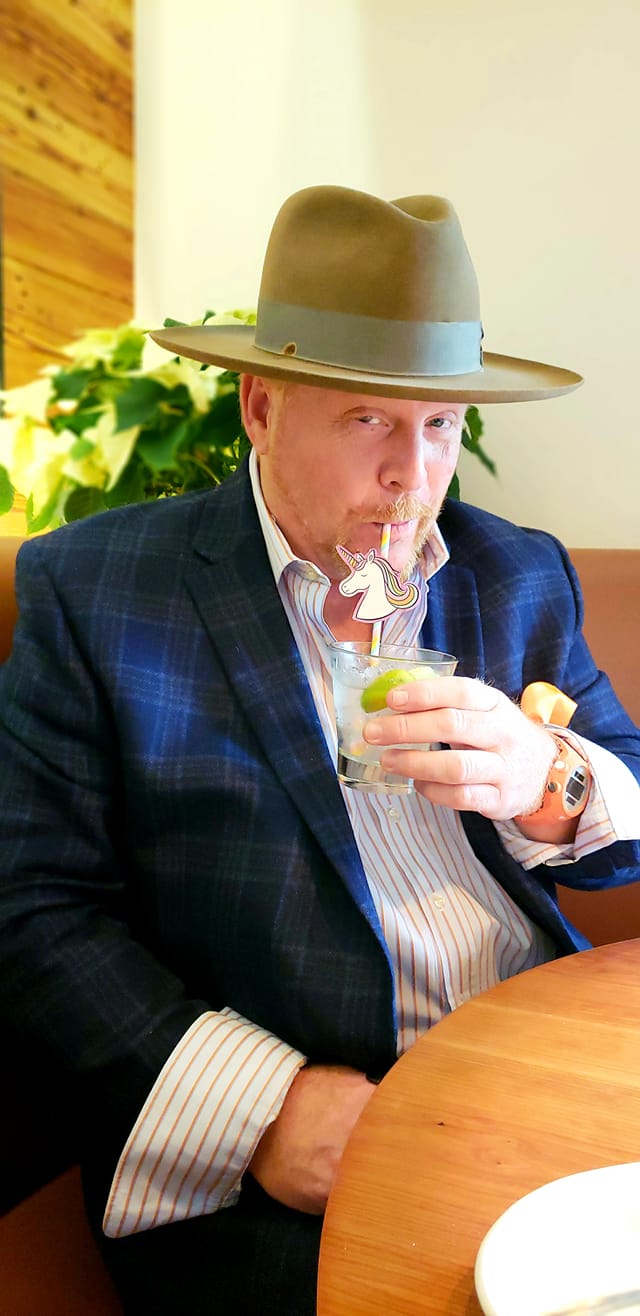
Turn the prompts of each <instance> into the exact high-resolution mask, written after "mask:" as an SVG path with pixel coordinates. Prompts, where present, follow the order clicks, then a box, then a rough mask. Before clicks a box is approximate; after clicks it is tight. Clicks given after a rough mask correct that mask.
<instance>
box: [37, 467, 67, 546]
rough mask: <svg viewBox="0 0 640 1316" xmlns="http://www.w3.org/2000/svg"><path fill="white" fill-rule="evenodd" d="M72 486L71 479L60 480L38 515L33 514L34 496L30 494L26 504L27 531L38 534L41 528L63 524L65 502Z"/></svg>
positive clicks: (45, 528) (52, 527)
mask: <svg viewBox="0 0 640 1316" xmlns="http://www.w3.org/2000/svg"><path fill="white" fill-rule="evenodd" d="M70 487H71V481H70V480H68V479H66V478H64V477H63V478H62V479H61V480H59V481H58V483H57V485H56V487H55V489H54V491H53V493H52V494H51V497H50V498H49V499H48V500H47V502H46V503H45V505H44V507H43V508H41V510H40V511H39V512H38V515H37V516H34V515H33V496H32V495H31V494H29V497H28V499H27V506H26V518H27V533H28V534H30V535H33V534H36V533H37V532H38V531H39V530H47V529H49V528H51V529H54V528H55V527H57V526H59V525H61V524H62V520H63V516H64V503H65V499H66V497H67V494H68V492H69V489H70Z"/></svg>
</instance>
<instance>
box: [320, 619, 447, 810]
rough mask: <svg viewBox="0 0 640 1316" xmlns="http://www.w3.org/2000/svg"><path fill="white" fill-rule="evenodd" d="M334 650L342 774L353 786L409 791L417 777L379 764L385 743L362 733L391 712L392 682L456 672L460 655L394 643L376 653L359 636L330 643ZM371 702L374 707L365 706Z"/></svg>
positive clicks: (339, 761) (334, 696)
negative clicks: (388, 703)
mask: <svg viewBox="0 0 640 1316" xmlns="http://www.w3.org/2000/svg"><path fill="white" fill-rule="evenodd" d="M330 655H331V671H332V676H333V699H334V705H335V714H336V725H337V729H338V764H337V767H338V778H339V780H340V781H342V782H344V783H345V785H346V786H351V787H352V789H354V790H367V791H392V792H394V793H396V794H402V795H408V794H409V793H410V792H411V791H412V790H413V782H412V781H411V780H410V778H408V777H401V776H398V775H397V774H396V773H392V772H385V771H384V769H383V768H382V767H381V765H380V754H381V753H382V749H381V747H380V746H377V745H368V744H367V742H366V740H365V739H364V737H363V734H362V732H363V728H364V725H365V723H366V722H367V721H368V719H369V718H371V717H385V716H388V714H389V713H390V712H391V709H389V708H387V706H386V702H385V700H386V691H387V690H388V689H391V688H392V686H393V685H401V684H405V682H408V681H411V680H414V681H419V680H428V679H432V678H433V677H434V676H453V673H454V672H455V669H456V664H457V659H456V658H454V657H452V655H451V654H448V653H439V652H437V651H436V650H434V649H419V648H417V647H416V646H415V645H396V644H383V645H381V646H380V652H379V653H378V654H376V655H375V656H374V655H372V654H371V652H370V649H369V645H368V644H366V643H364V642H361V641H348V642H346V643H343V644H332V645H330ZM365 692H367V693H365ZM363 696H364V707H363ZM372 705H373V707H371V706H372ZM369 707H371V711H367V710H368V708H369ZM384 748H389V746H385V747H384ZM402 748H403V749H411V748H417V749H429V748H430V746H429V745H416V746H410V745H403V746H402Z"/></svg>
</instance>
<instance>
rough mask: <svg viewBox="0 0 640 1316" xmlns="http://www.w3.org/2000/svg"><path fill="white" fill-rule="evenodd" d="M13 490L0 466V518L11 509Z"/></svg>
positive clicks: (6, 471) (5, 470) (7, 475)
mask: <svg viewBox="0 0 640 1316" xmlns="http://www.w3.org/2000/svg"><path fill="white" fill-rule="evenodd" d="M13 496H14V489H13V485H12V483H11V480H10V479H9V472H8V470H7V469H6V467H5V466H0V516H4V514H5V512H10V511H11V508H12V507H13Z"/></svg>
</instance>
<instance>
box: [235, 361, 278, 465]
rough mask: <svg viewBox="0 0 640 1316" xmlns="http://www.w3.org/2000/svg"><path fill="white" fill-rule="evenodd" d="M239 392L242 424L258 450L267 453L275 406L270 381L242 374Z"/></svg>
mask: <svg viewBox="0 0 640 1316" xmlns="http://www.w3.org/2000/svg"><path fill="white" fill-rule="evenodd" d="M238 394H239V399H240V414H241V416H242V424H243V425H244V427H245V429H246V431H247V434H248V435H249V438H250V439H251V442H252V444H253V446H254V448H255V449H256V452H258V453H265V452H267V451H268V448H269V435H270V427H269V416H270V412H271V409H272V407H273V397H272V390H271V388H270V387H269V381H268V380H267V379H261V378H260V376H258V375H241V376H240V386H239V391H238Z"/></svg>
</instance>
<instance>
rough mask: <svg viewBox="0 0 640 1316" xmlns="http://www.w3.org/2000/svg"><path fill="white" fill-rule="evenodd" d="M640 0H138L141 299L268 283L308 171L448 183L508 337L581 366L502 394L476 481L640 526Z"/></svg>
mask: <svg viewBox="0 0 640 1316" xmlns="http://www.w3.org/2000/svg"><path fill="white" fill-rule="evenodd" d="M639 47H640V4H638V0H536V3H535V4H534V3H532V2H531V0H519V2H518V3H515V2H514V0H484V3H482V4H480V3H479V2H478V0H447V4H446V5H444V4H442V3H436V0H393V3H389V0H235V2H232V0H181V2H180V4H176V3H175V0H137V94H138V105H137V180H138V202H137V207H138V218H137V313H138V316H139V317H140V318H141V319H143V320H144V321H145V322H147V323H160V322H161V321H162V319H163V318H164V316H165V315H175V316H179V317H182V318H185V319H195V318H196V317H197V316H198V315H199V313H200V312H201V311H202V310H204V309H208V308H209V306H212V307H214V308H217V309H223V308H225V307H229V306H238V305H252V304H255V299H256V294H257V287H258V282H259V277H260V267H261V262H262V255H263V252H264V247H265V244H266V240H267V237H268V233H269V229H270V226H271V222H272V219H273V216H274V214H275V212H276V210H277V208H278V206H279V205H280V203H281V201H282V200H283V199H284V198H285V197H286V196H287V195H288V194H289V193H290V192H292V191H294V190H295V189H296V188H298V187H304V186H307V185H308V184H310V183H318V182H335V183H342V184H344V185H347V186H352V187H361V188H364V189H366V190H368V191H371V192H375V193H377V194H379V195H381V196H388V197H393V196H398V195H402V194H406V193H408V192H419V191H424V192H439V193H442V194H444V195H446V196H449V197H450V198H451V199H452V200H453V201H454V204H455V205H456V208H457V210H458V212H459V214H460V217H461V219H462V223H463V227H464V230H465V234H466V237H467V242H468V244H469V247H470V250H471V253H472V256H473V259H474V262H475V265H476V269H477V272H478V276H479V280H480V287H481V294H482V303H483V318H484V324H485V346H486V347H487V349H489V350H493V351H502V352H507V353H511V354H513V355H522V356H529V357H533V358H537V359H541V360H547V361H551V362H554V363H557V364H560V365H565V366H569V367H571V368H573V369H576V370H579V371H580V372H582V373H584V375H585V377H586V383H585V385H584V386H583V388H582V389H580V390H579V391H578V392H577V393H575V394H573V395H570V396H568V397H566V398H560V399H557V400H556V401H547V402H541V403H534V404H529V405H522V404H516V405H508V406H495V407H485V408H484V410H483V417H484V420H485V425H486V440H487V446H488V447H489V449H490V451H491V453H492V455H493V456H494V457H495V459H496V461H497V463H498V466H499V474H500V479H499V481H495V480H493V479H492V478H491V477H490V476H488V475H486V474H485V473H484V472H483V471H482V470H481V469H480V467H479V463H477V462H476V461H474V460H470V459H468V458H467V459H466V460H464V459H463V463H462V466H461V479H462V484H463V493H464V495H465V497H467V498H468V499H469V501H472V502H477V503H479V504H481V505H482V506H485V507H488V508H490V509H491V510H493V511H497V512H499V513H500V514H502V515H505V516H508V517H510V518H511V519H513V520H516V521H519V522H522V523H525V524H528V525H538V526H542V527H545V528H548V529H551V530H553V531H554V532H555V533H557V534H559V535H560V537H561V538H563V539H564V541H565V542H566V543H568V544H571V545H573V546H583V545H599V546H609V547H638V546H640V513H639V511H638V495H639V493H640V444H639V442H638V438H637V436H636V421H635V414H634V398H633V393H632V384H635V378H636V374H637V365H636V357H637V353H638V345H639V340H640V335H639V332H638V317H637V307H638V306H640V261H639V259H638V233H639V231H640V225H639V219H640V204H639V202H640V184H639V181H638V168H637V140H638V127H639V108H640V91H639V79H638V76H637V51H638V49H639Z"/></svg>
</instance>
